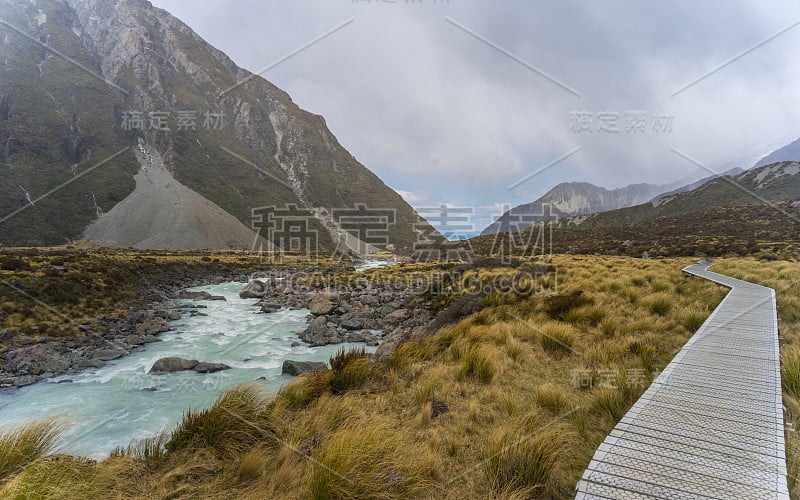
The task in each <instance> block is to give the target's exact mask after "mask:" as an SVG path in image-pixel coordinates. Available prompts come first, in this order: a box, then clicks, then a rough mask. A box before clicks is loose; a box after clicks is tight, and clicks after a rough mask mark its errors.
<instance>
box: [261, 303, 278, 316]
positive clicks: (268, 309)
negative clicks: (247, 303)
mask: <svg viewBox="0 0 800 500" xmlns="http://www.w3.org/2000/svg"><path fill="white" fill-rule="evenodd" d="M280 310H281V305H280V304H277V303H275V302H264V303H262V304H261V312H262V313H267V314H269V313H274V312H278V311H280Z"/></svg>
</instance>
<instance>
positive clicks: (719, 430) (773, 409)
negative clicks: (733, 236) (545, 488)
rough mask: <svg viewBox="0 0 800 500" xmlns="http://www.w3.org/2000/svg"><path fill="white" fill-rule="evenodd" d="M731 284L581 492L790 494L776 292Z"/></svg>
mask: <svg viewBox="0 0 800 500" xmlns="http://www.w3.org/2000/svg"><path fill="white" fill-rule="evenodd" d="M709 266H710V264H709V263H700V264H695V265H693V266H689V267H687V268H685V269H684V272H686V273H688V274H692V275H696V276H700V277H702V278H705V279H708V280H711V281H714V282H716V283H720V284H722V285H725V286H727V287H729V288H731V291H730V293H729V294H728V295H727V296H726V297H725V299H724V300H723V301H722V303H720V305H719V306H718V307H717V308H716V309H715V310H714V312H713V313H712V314H711V316H709V318H708V319H707V320H706V322H705V323H703V325H702V326H701V327H700V329H699V330H697V333H695V334H694V336H692V338H691V339H690V340H689V341H688V342H687V343H686V345H685V346H684V347H683V349H681V351H680V352H679V353H678V354H677V356H675V358H674V359H673V360H672V362H670V364H669V365H667V367H666V368H665V369H664V371H663V372H662V373H661V375H660V376H659V377H658V378H657V379H656V380H655V381H654V382H653V384H652V385H651V386H650V388H649V389H648V390H647V391H646V392H645V393H644V394H643V395H642V397H641V398H640V399H639V400H638V401H637V402H636V403H635V404H634V405H633V407H631V409H630V411H628V413H627V414H626V415H625V416H624V417H623V418H622V420H621V421H620V422H619V423H618V424H617V426H616V427H615V428H614V429H613V430H612V431H611V433H610V434H609V435H608V436H607V437H606V439H605V441H604V442H603V443H602V444H601V445H600V447H599V448H598V450H597V452H596V453H595V455H594V457H593V459H592V461H591V463H590V464H589V467H588V468H587V469H586V471H585V472H584V474H583V477H582V479H581V480H580V482H579V483H578V486H577V495H576V497H575V498H579V499H589V498H677V499H690V498H691V499H695V498H718V499H726V500H728V499H745V498H752V499H758V500H764V499H769V498H780V499H787V500H788V498H789V492H788V488H787V485H786V456H785V449H784V434H783V431H784V429H783V405H782V402H781V375H780V357H779V353H778V318H777V309H776V306H775V291H774V290H772V289H771V288H766V287H763V286H759V285H755V284H753V283H748V282H746V281H741V280H737V279H733V278H730V277H728V276H724V275H721V274H717V273H713V272H710V271H708V267H709Z"/></svg>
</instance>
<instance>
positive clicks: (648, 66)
mask: <svg viewBox="0 0 800 500" xmlns="http://www.w3.org/2000/svg"><path fill="white" fill-rule="evenodd" d="M154 3H155V4H156V5H157V6H159V7H162V8H165V9H167V10H169V11H170V12H171V13H173V14H174V15H176V16H177V17H178V18H180V19H181V20H183V21H184V22H186V23H187V24H188V25H189V26H191V27H192V28H193V29H194V30H195V31H197V32H198V33H199V34H200V36H202V37H203V38H205V39H206V40H207V41H208V42H210V43H211V44H212V45H214V46H216V47H218V48H219V49H221V50H223V51H225V52H226V53H227V54H228V55H229V56H231V58H232V59H233V60H234V61H235V62H236V63H237V64H239V65H240V66H243V67H245V68H247V69H249V70H251V71H254V72H259V71H261V70H262V69H263V68H265V67H267V66H270V65H271V64H272V63H274V62H275V61H277V60H280V59H281V58H283V57H284V56H286V55H287V54H289V53H291V52H293V51H295V50H296V49H298V48H300V47H302V46H304V45H307V44H308V43H309V42H310V41H312V40H314V39H317V38H319V37H320V36H321V35H323V34H325V33H326V32H328V31H329V30H331V29H332V28H336V27H339V26H342V24H343V23H347V22H348V21H349V20H352V22H350V23H349V24H346V25H344V26H343V27H341V28H340V29H338V30H337V31H335V32H334V33H332V34H330V35H329V36H327V37H326V38H324V39H323V40H321V41H319V42H318V43H316V44H313V45H312V46H310V47H309V48H307V49H306V50H303V51H302V52H300V53H298V54H296V55H294V56H293V57H291V58H289V59H287V60H286V61H285V62H282V63H281V64H279V65H277V66H275V67H274V68H272V69H270V70H269V71H266V72H264V73H263V74H262V76H264V77H265V78H266V79H268V80H270V81H271V82H273V83H274V84H276V85H277V86H278V87H280V88H282V89H284V90H286V91H287V92H288V93H289V94H290V95H291V96H292V98H293V99H294V101H295V102H297V103H298V104H299V105H300V106H301V107H303V108H305V109H307V110H309V111H311V112H314V113H317V114H321V115H323V116H324V117H325V119H326V121H327V123H328V126H329V127H330V128H331V130H332V131H333V133H334V134H335V135H336V136H337V138H338V139H339V141H340V142H341V143H342V144H343V145H344V146H345V147H346V148H347V149H348V150H349V151H350V152H351V153H352V154H353V155H354V156H355V157H356V158H358V159H359V160H360V161H361V162H362V163H363V164H364V165H366V166H367V167H368V168H369V169H371V170H372V171H374V172H375V173H376V174H378V175H379V176H380V177H381V178H382V179H383V180H384V181H385V182H386V183H387V184H388V185H390V186H391V187H393V188H395V189H396V190H398V191H400V192H402V193H403V194H404V196H406V198H407V199H408V200H409V201H411V202H412V204H416V205H420V204H422V205H425V204H429V203H434V202H435V203H445V202H447V203H459V204H463V205H468V206H473V205H490V204H496V203H508V204H510V205H516V204H519V203H524V202H528V201H532V200H534V199H535V198H537V197H538V196H540V195H542V194H543V193H545V192H546V191H547V190H549V189H550V188H551V187H552V186H553V185H555V184H557V183H558V182H562V181H588V182H592V183H595V184H598V185H602V186H605V187H609V188H614V187H620V186H623V185H625V184H629V183H635V182H654V183H667V182H672V181H675V180H678V179H680V178H683V177H687V176H691V175H693V174H695V173H697V172H698V170H699V167H698V166H697V165H694V164H692V163H691V162H690V161H688V160H686V159H684V158H681V157H680V156H678V155H677V154H676V152H675V151H673V149H674V150H676V151H678V152H679V153H680V154H682V155H686V156H688V157H691V158H693V159H695V160H696V161H698V162H700V163H701V164H703V165H705V166H706V167H709V168H711V169H721V168H730V167H732V166H750V165H752V163H753V162H754V161H755V159H756V157H758V156H759V155H761V154H765V153H767V152H769V151H770V150H771V149H774V148H775V147H777V146H780V145H783V144H784V143H787V142H789V141H790V140H792V139H794V138H797V137H800V120H798V119H799V118H800V92H799V91H798V85H799V82H800V57H797V53H798V51H797V47H798V45H800V25H797V26H794V23H798V22H800V1H798V0H770V1H764V0H752V1H740V0H703V1H698V0H675V1H670V2H642V1H636V0H626V1H623V0H603V1H589V0H584V1H572V0H547V1H537V0H519V1H515V0H502V1H489V0H450V1H449V2H447V1H443V0H438V1H434V0H417V1H416V2H413V1H411V0H408V1H406V0H396V1H391V0H372V1H366V0H361V1H354V0H298V1H290V0H280V1H278V0H258V1H256V0H217V1H214V0H207V1H204V2H197V1H194V0H192V1H188V0H154ZM782 31H783V33H781V32H782ZM770 39H771V40H770ZM748 51H749V52H748ZM701 77H704V78H701ZM698 79H700V80H699V81H697V80H698ZM615 129H616V130H617V131H616V132H615V131H614V130H615ZM565 156H566V158H564V157H565ZM558 159H562V160H561V161H560V162H557V163H555V164H553V162H554V161H555V160H558ZM730 162H734V163H732V164H731V163H730ZM548 165H551V166H550V167H549V168H545V167H547V166H548ZM525 179H527V180H525ZM523 181H524V182H523Z"/></svg>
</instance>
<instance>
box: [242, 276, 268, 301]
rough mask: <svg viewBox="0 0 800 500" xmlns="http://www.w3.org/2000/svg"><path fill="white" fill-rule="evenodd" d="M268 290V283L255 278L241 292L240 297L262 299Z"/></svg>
mask: <svg viewBox="0 0 800 500" xmlns="http://www.w3.org/2000/svg"><path fill="white" fill-rule="evenodd" d="M266 291H267V284H266V283H264V282H263V281H258V280H253V281H251V282H250V283H248V284H247V285H245V287H244V288H243V289H242V291H241V292H239V297H240V298H243V299H260V298H262V297H263V296H264V293H266Z"/></svg>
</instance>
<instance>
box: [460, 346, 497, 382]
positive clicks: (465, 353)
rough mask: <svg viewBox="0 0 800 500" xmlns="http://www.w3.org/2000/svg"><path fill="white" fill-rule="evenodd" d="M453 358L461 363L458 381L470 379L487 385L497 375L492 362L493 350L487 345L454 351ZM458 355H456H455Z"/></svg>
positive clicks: (494, 364) (495, 367)
mask: <svg viewBox="0 0 800 500" xmlns="http://www.w3.org/2000/svg"><path fill="white" fill-rule="evenodd" d="M453 352H454V358H455V357H457V359H458V360H459V361H461V368H460V369H459V371H458V379H460V380H463V379H464V378H465V377H472V378H474V379H475V380H477V381H479V382H481V383H484V384H489V383H491V382H492V380H494V377H495V375H497V371H498V369H497V364H496V363H495V361H494V353H495V352H496V351H495V350H494V349H491V348H490V347H489V346H487V345H479V346H466V347H460V348H458V349H454V351H453ZM455 353H458V354H455Z"/></svg>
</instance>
